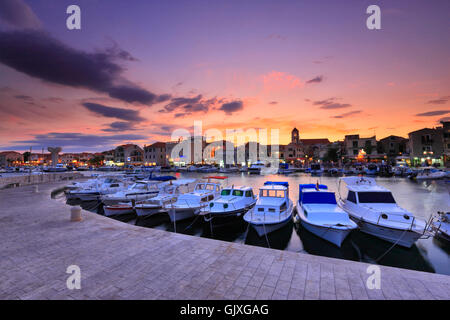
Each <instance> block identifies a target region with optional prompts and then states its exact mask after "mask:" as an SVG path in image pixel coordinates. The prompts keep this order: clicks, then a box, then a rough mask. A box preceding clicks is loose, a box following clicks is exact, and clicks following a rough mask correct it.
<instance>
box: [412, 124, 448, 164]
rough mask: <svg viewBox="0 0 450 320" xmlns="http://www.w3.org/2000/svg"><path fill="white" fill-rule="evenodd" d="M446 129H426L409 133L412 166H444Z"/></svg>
mask: <svg viewBox="0 0 450 320" xmlns="http://www.w3.org/2000/svg"><path fill="white" fill-rule="evenodd" d="M443 133H444V129H443V127H437V128H424V129H420V130H416V131H413V132H410V133H408V137H409V142H408V144H409V150H410V158H411V164H412V165H413V166H422V165H440V166H442V165H443V156H444V138H443Z"/></svg>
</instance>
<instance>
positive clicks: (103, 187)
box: [70, 178, 127, 201]
mask: <svg viewBox="0 0 450 320" xmlns="http://www.w3.org/2000/svg"><path fill="white" fill-rule="evenodd" d="M126 187H127V185H126V184H125V183H124V182H123V181H122V180H120V179H118V178H107V179H105V180H104V181H103V182H100V181H98V182H97V183H96V184H94V185H91V186H88V187H86V188H83V189H82V190H72V191H71V192H70V194H71V197H73V198H78V199H80V200H82V201H92V200H98V199H100V197H101V196H102V195H105V194H110V193H115V192H117V191H120V190H122V189H125V188H126Z"/></svg>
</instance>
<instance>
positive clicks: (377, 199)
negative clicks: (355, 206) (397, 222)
mask: <svg viewBox="0 0 450 320" xmlns="http://www.w3.org/2000/svg"><path fill="white" fill-rule="evenodd" d="M358 198H359V203H395V200H394V197H393V196H392V193H390V192H358Z"/></svg>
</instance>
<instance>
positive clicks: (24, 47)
mask: <svg viewBox="0 0 450 320" xmlns="http://www.w3.org/2000/svg"><path fill="white" fill-rule="evenodd" d="M117 52H118V49H114V50H109V51H108V50H106V51H105V52H96V53H88V52H84V51H81V50H77V49H74V48H71V47H68V46H66V45H65V44H63V43H62V42H60V41H58V40H56V39H54V38H52V37H51V36H50V35H49V34H48V33H45V32H42V31H35V30H25V31H10V32H6V31H0V63H3V64H4V65H7V66H9V67H11V68H13V69H15V70H17V71H19V72H22V73H25V74H27V75H29V76H31V77H34V78H38V79H41V80H43V81H46V82H50V83H55V84H60V85H65V86H70V87H75V88H85V89H89V90H93V91H97V92H102V93H106V94H108V95H109V96H110V97H112V98H115V99H119V100H122V101H125V102H128V103H140V104H144V105H152V104H154V103H158V102H161V101H165V100H167V99H168V98H169V96H168V95H162V96H158V95H156V94H154V93H152V92H149V91H147V90H145V89H143V88H140V87H139V86H137V85H134V84H131V83H130V82H129V81H128V80H126V79H124V78H123V77H122V73H123V71H124V68H123V67H122V66H121V65H120V64H118V63H117V61H118V60H119V61H123V60H130V59H131V58H130V55H129V54H128V53H124V52H125V51H123V52H122V51H119V52H120V53H117ZM123 83H126V84H123Z"/></svg>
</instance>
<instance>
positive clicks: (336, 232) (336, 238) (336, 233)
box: [300, 217, 352, 247]
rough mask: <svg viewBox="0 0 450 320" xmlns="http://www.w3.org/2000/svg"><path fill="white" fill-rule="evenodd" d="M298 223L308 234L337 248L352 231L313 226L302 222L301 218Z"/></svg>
mask: <svg viewBox="0 0 450 320" xmlns="http://www.w3.org/2000/svg"><path fill="white" fill-rule="evenodd" d="M300 223H301V224H302V226H303V227H304V228H305V229H306V230H308V231H309V232H311V233H313V234H314V235H316V236H318V237H319V238H322V239H324V240H326V241H328V242H331V243H333V244H334V245H336V246H338V247H341V244H342V242H343V241H344V240H345V238H347V236H348V235H349V234H350V232H351V231H352V229H334V228H330V227H322V226H317V225H313V224H310V223H308V222H306V221H304V220H303V219H302V218H301V217H300Z"/></svg>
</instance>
